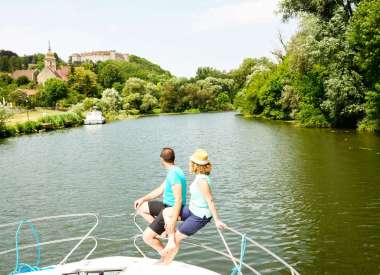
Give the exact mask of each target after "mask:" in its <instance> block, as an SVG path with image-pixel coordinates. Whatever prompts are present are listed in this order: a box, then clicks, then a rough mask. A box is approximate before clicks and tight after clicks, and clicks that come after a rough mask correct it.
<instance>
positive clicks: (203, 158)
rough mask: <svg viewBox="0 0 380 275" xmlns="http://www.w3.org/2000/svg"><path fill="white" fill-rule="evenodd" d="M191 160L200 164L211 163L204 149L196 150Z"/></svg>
mask: <svg viewBox="0 0 380 275" xmlns="http://www.w3.org/2000/svg"><path fill="white" fill-rule="evenodd" d="M190 160H191V161H192V162H194V163H195V164H198V165H207V164H209V163H210V161H209V159H208V154H207V152H206V151H205V150H203V149H197V150H195V152H194V153H193V154H192V155H191V157H190Z"/></svg>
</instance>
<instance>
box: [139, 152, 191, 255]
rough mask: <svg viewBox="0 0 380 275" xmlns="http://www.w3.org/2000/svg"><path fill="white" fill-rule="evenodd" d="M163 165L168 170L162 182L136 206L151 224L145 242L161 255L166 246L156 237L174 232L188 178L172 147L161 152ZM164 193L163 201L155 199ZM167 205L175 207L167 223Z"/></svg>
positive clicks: (145, 235) (144, 234)
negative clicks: (177, 161) (164, 214)
mask: <svg viewBox="0 0 380 275" xmlns="http://www.w3.org/2000/svg"><path fill="white" fill-rule="evenodd" d="M160 160H161V165H162V166H163V167H164V168H165V169H166V170H167V175H166V178H165V180H164V181H163V182H162V184H161V185H160V186H159V187H158V188H156V189H155V190H153V191H152V192H150V193H149V194H147V195H145V196H144V197H141V198H139V199H138V200H136V201H135V203H134V207H135V209H136V211H137V213H138V214H139V215H141V216H142V217H143V218H144V219H145V220H146V221H147V222H148V223H149V226H148V227H147V228H146V229H145V231H144V233H143V239H144V242H145V243H146V244H147V245H149V246H150V247H152V248H153V249H155V250H156V251H157V252H158V253H159V254H160V255H161V256H162V254H163V249H164V246H163V245H162V243H161V242H160V240H158V239H157V238H156V237H157V236H159V235H161V234H162V233H164V232H165V228H166V231H167V232H174V231H175V225H176V222H177V220H178V216H179V214H180V212H181V209H182V206H184V205H185V204H186V191H187V190H186V189H187V188H186V179H185V175H184V173H183V171H182V170H181V169H180V168H179V167H177V166H176V165H175V163H174V161H175V154H174V150H173V149H171V148H164V149H162V151H161V154H160ZM161 195H163V201H162V202H161V201H154V199H156V198H158V197H160V196H161ZM166 207H173V212H172V213H173V214H172V216H171V219H170V220H169V221H168V222H167V224H166V225H165V221H164V217H163V213H162V211H163V210H164V209H165V208H166Z"/></svg>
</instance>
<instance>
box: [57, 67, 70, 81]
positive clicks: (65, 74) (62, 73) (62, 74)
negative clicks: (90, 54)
mask: <svg viewBox="0 0 380 275" xmlns="http://www.w3.org/2000/svg"><path fill="white" fill-rule="evenodd" d="M69 72H70V68H69V67H68V66H62V67H61V68H60V69H58V70H57V71H56V74H57V75H58V76H59V78H61V79H62V80H65V81H67V80H68V79H69Z"/></svg>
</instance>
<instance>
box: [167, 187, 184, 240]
mask: <svg viewBox="0 0 380 275" xmlns="http://www.w3.org/2000/svg"><path fill="white" fill-rule="evenodd" d="M172 189H173V195H174V200H175V201H174V206H173V212H172V215H171V218H170V221H169V222H168V223H167V225H166V230H167V231H168V233H169V234H170V233H173V232H174V229H175V226H176V223H177V220H178V217H179V214H180V212H181V207H182V185H181V184H173V185H172Z"/></svg>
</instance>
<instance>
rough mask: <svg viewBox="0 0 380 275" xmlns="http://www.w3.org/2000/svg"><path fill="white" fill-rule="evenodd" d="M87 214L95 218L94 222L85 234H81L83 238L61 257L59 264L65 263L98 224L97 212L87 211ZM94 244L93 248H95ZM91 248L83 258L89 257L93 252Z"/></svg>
mask: <svg viewBox="0 0 380 275" xmlns="http://www.w3.org/2000/svg"><path fill="white" fill-rule="evenodd" d="M88 215H90V216H93V217H94V218H95V219H96V222H95V224H94V225H93V226H92V227H91V229H90V230H89V231H88V232H87V233H86V235H84V236H83V238H82V239H81V240H80V241H79V242H78V243H77V244H76V245H75V246H74V247H73V248H72V249H71V251H70V252H69V253H68V254H67V255H66V257H65V258H63V260H62V261H60V262H59V265H63V264H64V263H66V261H67V259H68V258H69V257H70V256H71V255H72V254H73V253H74V251H75V250H77V249H78V247H79V246H80V245H81V244H82V243H83V242H84V241H85V240H86V239H87V238H88V237H89V236H90V235H91V234H92V232H94V230H95V229H96V227H97V226H98V225H99V216H98V214H95V213H88ZM96 246H97V242H96ZM96 246H95V248H96ZM93 250H94V249H92V250H91V251H90V253H89V255H88V256H86V257H85V259H86V258H87V257H89V256H90V255H91V254H92V253H93Z"/></svg>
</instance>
